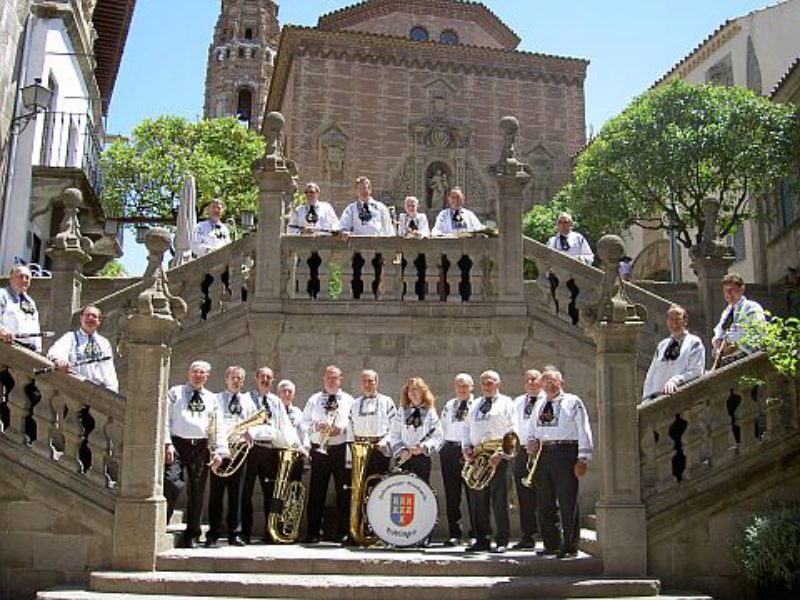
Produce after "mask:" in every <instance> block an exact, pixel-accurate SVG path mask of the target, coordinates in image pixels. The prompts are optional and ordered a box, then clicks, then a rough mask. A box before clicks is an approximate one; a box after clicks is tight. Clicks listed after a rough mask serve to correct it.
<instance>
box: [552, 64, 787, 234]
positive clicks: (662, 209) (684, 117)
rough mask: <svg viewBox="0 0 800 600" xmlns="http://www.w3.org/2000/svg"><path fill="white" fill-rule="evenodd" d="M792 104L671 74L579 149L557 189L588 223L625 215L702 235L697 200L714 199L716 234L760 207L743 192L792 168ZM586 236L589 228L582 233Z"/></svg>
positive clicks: (602, 227)
mask: <svg viewBox="0 0 800 600" xmlns="http://www.w3.org/2000/svg"><path fill="white" fill-rule="evenodd" d="M799 148H800V113H799V112H798V109H797V107H794V106H787V105H782V104H776V103H774V102H770V101H769V100H767V99H765V98H762V97H760V96H757V95H756V94H754V93H753V92H751V91H749V90H745V89H743V88H740V87H722V86H712V85H692V84H689V83H686V82H683V81H680V80H679V81H676V82H673V83H670V84H668V85H665V86H663V87H659V88H655V89H653V90H650V91H648V92H647V93H645V94H643V95H642V96H640V97H639V98H637V99H636V100H634V101H633V103H632V104H631V105H630V106H629V107H628V108H627V109H625V110H624V111H623V112H622V113H621V114H620V115H618V116H617V117H615V118H614V119H612V120H611V121H609V122H608V123H607V124H606V126H605V127H603V129H602V131H601V132H600V134H599V135H598V136H597V137H596V138H595V139H594V140H593V141H592V143H591V144H590V145H589V146H588V147H587V148H586V149H585V150H584V151H583V153H582V154H581V155H580V157H579V158H578V162H577V165H576V168H575V174H574V182H573V183H572V184H571V185H568V186H567V187H565V188H564V189H563V190H562V191H561V192H560V194H559V200H560V201H561V202H563V203H564V204H565V205H566V206H568V207H569V208H570V209H571V211H572V212H573V215H574V216H575V217H576V219H577V220H580V222H581V226H582V228H583V230H584V231H586V232H603V233H620V232H622V231H624V230H626V229H628V228H629V227H630V226H632V225H638V226H640V227H643V228H646V229H669V228H670V226H671V221H672V222H673V224H674V227H675V232H676V236H677V238H678V240H679V242H680V243H681V244H682V245H684V246H685V247H687V248H690V247H692V246H693V245H695V244H696V243H698V242H699V241H701V240H702V237H703V229H704V225H705V223H704V220H703V212H702V209H701V202H702V201H703V200H704V199H705V198H707V197H715V198H717V199H718V200H719V201H720V213H719V219H718V222H717V231H716V232H715V233H716V235H717V236H719V237H724V236H725V235H728V234H730V233H733V232H735V231H736V228H737V227H738V226H739V225H740V224H741V223H742V222H743V221H745V220H748V219H752V218H754V217H756V216H759V213H761V214H763V210H762V211H759V210H758V208H757V206H756V204H755V203H753V202H751V201H750V200H749V198H751V197H755V196H757V195H759V194H761V193H763V192H764V191H765V190H768V189H770V187H771V186H774V185H775V184H777V183H778V182H780V181H781V180H782V179H784V178H787V177H790V176H791V175H792V173H793V172H795V171H796V169H797V164H798V162H797V161H798V149H799ZM590 237H596V233H595V234H594V235H592V234H590Z"/></svg>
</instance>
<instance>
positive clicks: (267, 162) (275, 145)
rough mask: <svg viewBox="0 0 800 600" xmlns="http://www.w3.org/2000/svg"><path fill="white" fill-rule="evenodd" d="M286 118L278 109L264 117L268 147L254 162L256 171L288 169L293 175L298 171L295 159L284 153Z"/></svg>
mask: <svg viewBox="0 0 800 600" xmlns="http://www.w3.org/2000/svg"><path fill="white" fill-rule="evenodd" d="M285 126H286V119H285V118H284V117H283V115H282V114H281V113H279V112H277V111H272V112H271V113H269V114H268V115H267V116H266V117H265V118H264V137H265V138H266V141H267V148H266V152H265V153H264V156H262V157H261V158H259V159H258V160H256V161H255V163H254V164H253V167H254V169H255V171H256V172H278V171H288V172H289V173H290V174H292V175H293V176H294V175H296V173H297V167H296V166H295V164H294V161H291V160H288V159H286V157H284V155H283V128H284V127H285Z"/></svg>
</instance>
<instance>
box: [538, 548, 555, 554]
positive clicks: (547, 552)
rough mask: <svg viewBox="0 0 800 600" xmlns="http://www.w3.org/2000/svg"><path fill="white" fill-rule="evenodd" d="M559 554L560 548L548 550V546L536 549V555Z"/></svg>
mask: <svg viewBox="0 0 800 600" xmlns="http://www.w3.org/2000/svg"><path fill="white" fill-rule="evenodd" d="M557 554H558V550H548V549H547V548H545V549H544V550H537V551H536V556H556V555H557Z"/></svg>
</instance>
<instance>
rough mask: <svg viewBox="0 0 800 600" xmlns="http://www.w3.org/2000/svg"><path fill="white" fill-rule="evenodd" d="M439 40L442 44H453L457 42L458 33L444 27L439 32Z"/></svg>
mask: <svg viewBox="0 0 800 600" xmlns="http://www.w3.org/2000/svg"><path fill="white" fill-rule="evenodd" d="M439 41H440V42H441V43H443V44H450V45H452V46H455V45H456V44H458V34H457V33H456V32H455V31H453V30H452V29H445V30H444V31H443V32H442V33H440V34H439Z"/></svg>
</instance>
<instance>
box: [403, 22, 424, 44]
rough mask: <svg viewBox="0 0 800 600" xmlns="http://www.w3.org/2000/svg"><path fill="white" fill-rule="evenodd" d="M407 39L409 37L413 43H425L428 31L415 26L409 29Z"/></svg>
mask: <svg viewBox="0 0 800 600" xmlns="http://www.w3.org/2000/svg"><path fill="white" fill-rule="evenodd" d="M408 37H410V38H411V39H412V40H414V41H415V42H427V41H428V30H427V29H425V28H424V27H422V26H421V25H416V26H414V27H412V28H411V31H409V32H408Z"/></svg>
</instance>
